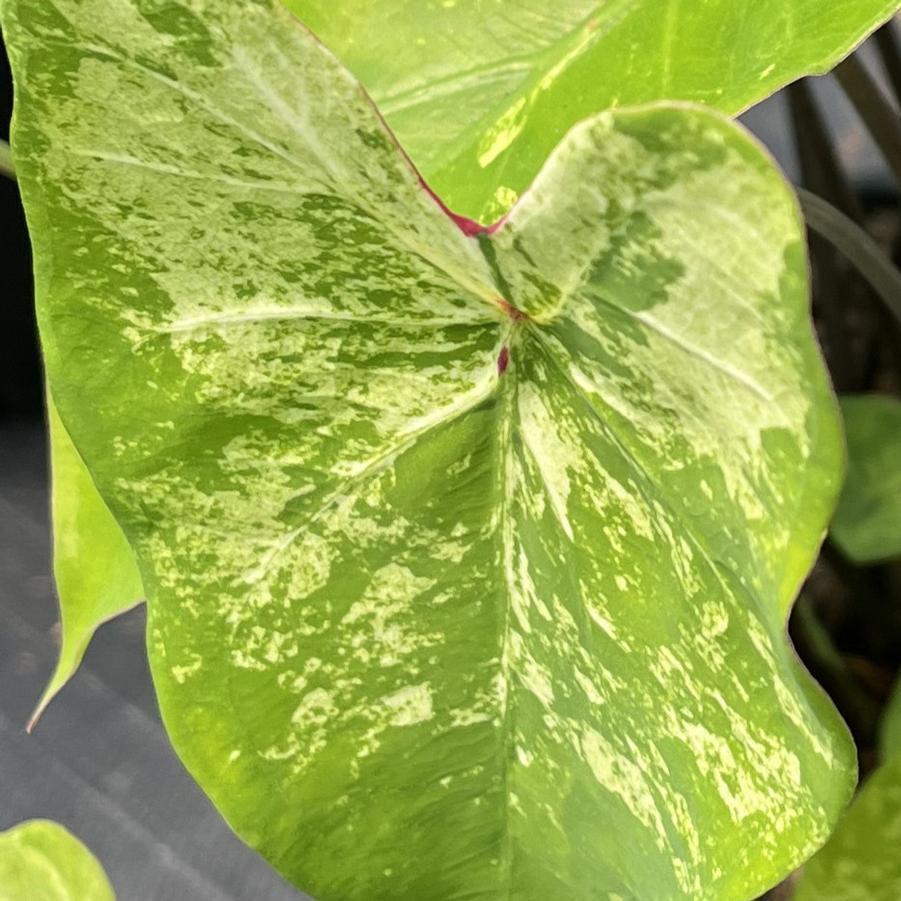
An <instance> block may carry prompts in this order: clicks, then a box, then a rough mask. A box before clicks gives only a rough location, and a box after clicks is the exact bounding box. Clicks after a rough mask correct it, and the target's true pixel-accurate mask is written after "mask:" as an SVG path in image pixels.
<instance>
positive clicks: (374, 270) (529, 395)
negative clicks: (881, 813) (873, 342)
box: [2, 0, 853, 899]
mask: <svg viewBox="0 0 901 901" xmlns="http://www.w3.org/2000/svg"><path fill="white" fill-rule="evenodd" d="M2 9H3V15H4V24H5V27H6V29H7V32H8V34H9V36H10V46H11V54H12V59H13V64H14V67H15V71H16V78H17V103H18V106H17V110H18V112H17V117H16V131H15V142H16V154H17V167H18V171H19V174H20V179H21V182H22V187H23V194H24V197H25V201H26V207H27V212H28V216H29V222H30V226H31V229H32V235H33V241H34V244H35V253H36V280H37V289H38V306H39V318H40V323H41V330H42V337H43V342H44V349H45V354H46V361H47V367H48V373H49V377H50V379H51V383H52V385H53V390H54V396H55V398H56V400H57V403H58V405H59V409H60V413H61V417H62V419H63V421H64V422H65V423H66V425H67V426H68V428H69V430H70V432H71V434H72V435H73V437H74V439H75V443H76V446H77V447H78V449H79V451H80V453H81V455H82V456H83V458H84V460H85V461H86V463H87V466H88V469H89V471H90V473H91V475H92V477H93V479H94V481H95V483H96V484H97V486H98V488H99V490H100V492H101V494H102V495H103V497H104V499H105V500H106V501H107V502H108V504H109V506H110V508H111V509H112V510H113V512H114V514H115V516H116V518H117V519H118V521H119V522H120V524H121V525H122V526H123V528H124V529H125V532H126V534H127V537H128V540H129V542H130V543H131V545H132V547H133V548H134V549H135V551H136V554H137V557H138V562H139V566H140V569H141V574H142V576H143V581H144V585H145V586H146V588H147V590H148V598H149V602H150V609H149V614H150V648H151V661H152V666H153V672H154V680H155V684H156V687H157V691H158V693H159V698H160V703H161V707H162V710H163V714H164V717H165V719H166V723H167V727H168V728H169V731H170V734H171V736H172V739H173V742H174V744H175V746H176V748H177V749H178V750H179V753H180V754H181V755H182V756H183V758H184V759H185V761H186V763H187V764H188V766H189V767H190V769H191V770H192V772H193V773H194V775H195V776H196V778H197V779H198V780H199V781H200V782H201V784H202V785H203V787H204V788H205V790H206V791H207V792H208V793H209V794H210V795H211V796H212V797H213V798H214V800H215V801H216V803H217V804H218V805H219V806H220V808H221V809H222V810H223V812H224V813H225V814H226V816H227V817H228V818H229V820H230V821H231V822H232V824H233V825H234V826H235V828H236V829H237V830H238V831H239V832H240V833H241V834H242V835H243V836H244V837H245V839H247V840H248V841H250V842H251V843H252V844H254V845H256V846H257V847H259V848H260V849H261V850H262V851H263V853H264V854H266V856H267V857H268V858H269V859H270V860H272V861H273V863H275V865H276V866H278V867H279V868H280V869H281V870H282V872H284V873H285V874H286V875H287V876H288V877H289V878H291V879H292V880H293V881H294V882H296V883H297V884H299V885H301V886H303V887H304V888H307V889H309V890H312V891H313V892H314V893H317V894H318V895H319V896H320V897H322V898H323V899H328V898H336V899H337V898H340V899H350V898H361V899H363V898H365V899H371V898H375V897H404V898H406V897H409V898H423V899H427V898H448V897H466V896H471V897H486V898H488V897H509V896H517V897H523V898H547V897H562V896H565V897H580V898H589V897H604V896H607V897H615V896H616V895H620V896H624V897H639V898H647V897H683V896H693V897H699V896H700V897H704V896H707V897H717V898H739V897H750V896H752V895H753V894H755V893H757V892H759V891H761V890H763V889H764V888H766V887H767V886H769V885H770V884H772V883H774V882H775V881H776V880H777V879H778V878H779V877H780V876H781V875H782V874H783V873H785V872H786V871H787V870H788V869H790V868H791V867H792V866H793V865H795V864H796V863H797V862H798V861H800V860H801V859H803V858H804V857H805V856H806V855H808V854H809V853H810V852H811V851H812V850H813V849H814V848H815V847H816V846H817V845H818V844H819V843H820V842H821V841H822V840H823V838H824V837H825V835H826V834H827V832H828V830H829V826H830V823H831V822H832V820H833V819H834V817H835V816H836V813H837V811H838V809H839V808H840V807H841V805H842V804H843V802H844V800H845V799H846V797H847V794H848V792H849V790H850V777H851V775H852V772H853V752H852V749H851V747H850V745H849V743H848V740H847V737H846V735H845V733H844V732H843V730H842V727H841V725H840V722H839V721H838V719H837V716H836V714H835V712H834V710H833V709H832V708H831V706H830V705H829V704H828V702H827V701H826V699H825V698H824V696H823V695H822V694H821V693H820V692H819V691H818V690H817V689H816V688H815V687H814V686H813V685H812V683H811V682H810V680H809V679H808V677H807V676H806V674H805V673H804V672H803V671H802V670H801V668H800V667H799V665H798V664H797V662H796V660H795V658H794V657H793V655H792V654H791V653H790V651H789V650H788V648H787V646H786V643H785V632H784V618H785V613H786V610H787V608H788V605H789V603H790V601H791V598H792V597H793V595H794V592H795V591H796V589H797V585H798V583H799V580H800V579H801V578H802V576H803V574H804V573H805V572H806V570H807V568H808V567H809V565H810V562H811V560H812V557H813V554H814V553H815V550H816V547H817V544H818V542H819V539H820V536H821V535H822V532H823V530H824V526H825V523H826V521H827V519H828V515H829V513H830V510H831V506H832V504H833V502H834V497H835V493H836V491H837V485H838V481H839V470H840V457H841V452H840V441H839V437H838V427H837V422H836V416H835V410H834V403H833V399H832V397H831V394H830V391H829V388H828V385H827V382H826V378H825V374H824V371H823V367H822V363H821V360H820V358H819V355H818V352H817V349H816V346H815V343H814V341H813V339H812V335H811V328H810V323H809V318H808V311H807V296H806V262H805V258H804V252H803V240H802V230H801V226H800V222H799V217H798V213H797V209H796V206H795V204H794V201H793V198H792V196H791V193H790V191H789V189H788V188H787V186H786V185H785V184H784V182H783V181H782V179H781V177H780V176H779V175H778V173H777V172H775V170H774V169H773V168H772V166H771V164H770V163H769V161H768V160H767V159H766V158H765V157H764V156H763V155H762V154H761V153H760V151H759V149H758V148H757V147H756V146H755V145H754V144H753V143H752V142H751V141H750V140H749V139H748V138H747V137H746V136H745V135H744V133H743V132H741V131H740V130H739V129H738V128H736V127H735V126H734V125H732V124H730V123H729V122H728V121H726V120H725V119H722V118H720V117H719V116H717V115H715V114H713V113H710V112H706V111H703V110H701V109H697V108H689V107H667V106H660V107H653V108H648V109H642V110H635V111H621V112H617V113H615V114H614V113H609V114H604V115H600V116H598V117H595V118H593V119H591V120H589V121H587V122H585V123H583V124H582V125H580V126H579V127H578V128H577V129H575V130H574V131H572V132H571V133H570V135H569V136H568V137H567V138H566V140H565V141H564V142H563V143H562V144H561V146H560V147H559V148H558V150H557V151H556V152H555V153H554V155H553V157H552V158H551V160H550V161H549V162H548V164H547V166H546V167H545V169H544V170H543V172H542V174H541V175H540V177H539V178H538V180H537V182H536V184H535V185H534V186H533V188H532V190H531V191H530V192H529V193H528V194H527V195H525V196H524V197H523V199H522V200H521V202H520V203H519V205H518V206H517V207H516V209H515V210H514V211H513V213H512V214H511V215H510V216H509V217H508V219H507V221H506V222H505V224H504V225H503V227H501V228H500V229H499V230H497V231H496V232H495V233H494V234H488V233H482V234H480V235H478V236H473V237H467V236H466V235H465V234H464V233H463V232H462V231H461V230H460V229H459V228H457V226H456V225H455V223H454V222H453V221H452V220H451V219H450V218H449V217H448V216H447V215H445V213H444V211H443V210H442V209H441V208H440V207H439V206H438V204H436V203H435V201H434V200H433V198H432V197H431V195H430V194H429V193H428V192H427V191H426V190H425V189H424V188H423V186H422V184H421V183H420V180H419V178H418V176H417V174H416V173H415V172H414V171H413V169H412V168H411V167H410V165H409V164H408V162H407V160H406V158H405V157H404V156H403V155H402V154H401V153H400V152H399V150H398V148H397V147H396V145H395V144H394V142H393V140H392V137H391V135H390V134H389V132H388V131H387V130H386V128H385V126H384V124H383V122H382V120H381V118H380V117H379V116H378V114H377V113H376V112H375V110H374V109H373V108H372V106H371V105H370V103H369V101H368V100H367V98H366V97H365V95H364V94H363V93H362V91H361V90H360V88H359V85H358V84H357V83H356V82H355V81H354V80H353V79H352V78H351V77H350V76H349V75H348V74H347V73H346V72H345V71H344V70H343V69H342V68H341V66H340V65H338V64H337V63H336V61H335V60H334V59H333V58H332V57H331V56H330V55H329V54H328V53H327V52H326V51H324V50H323V49H322V48H321V47H320V46H319V45H318V44H317V43H316V42H315V41H314V40H313V39H312V38H311V36H310V35H309V34H308V33H307V32H306V31H304V30H303V29H302V28H301V27H300V26H299V25H298V24H297V23H296V22H295V21H293V20H291V19H290V17H289V16H288V14H287V13H285V12H283V11H281V10H280V9H279V8H277V7H275V6H273V5H272V4H271V3H269V2H265V0H235V2H231V3H229V4H221V3H217V2H212V0H207V2H203V0H194V2H192V3H190V4H187V3H185V4H178V3H168V4H167V5H166V6H165V8H164V9H163V10H162V11H161V10H160V8H159V7H158V6H157V4H156V3H151V2H149V0H145V2H134V0H121V2H119V3H117V4H115V5H109V4H105V3H100V2H99V0H82V2H76V0H57V2H55V3H54V4H43V3H41V4H38V3H35V2H26V0H8V2H7V3H6V4H5V5H4V6H3V8H2Z"/></svg>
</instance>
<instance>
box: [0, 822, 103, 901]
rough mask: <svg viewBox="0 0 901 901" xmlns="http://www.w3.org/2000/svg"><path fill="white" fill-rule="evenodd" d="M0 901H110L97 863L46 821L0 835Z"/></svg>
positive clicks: (20, 826)
mask: <svg viewBox="0 0 901 901" xmlns="http://www.w3.org/2000/svg"><path fill="white" fill-rule="evenodd" d="M0 901H115V897H114V895H113V889H112V886H111V885H110V884H109V880H108V879H107V878H106V874H105V873H104V872H103V868H102V867H101V866H100V864H99V863H98V862H97V858H96V857H94V855H93V854H91V852H90V851H89V850H88V849H87V848H86V847H85V846H84V845H83V844H82V843H81V842H80V841H78V839H77V838H75V836H73V835H72V834H71V833H69V832H67V831H66V830H65V829H64V828H63V827H62V826H60V825H58V824H57V823H52V822H50V821H49V820H29V821H28V822H27V823H20V824H19V825H18V826H16V827H14V828H13V829H9V830H8V831H6V832H0Z"/></svg>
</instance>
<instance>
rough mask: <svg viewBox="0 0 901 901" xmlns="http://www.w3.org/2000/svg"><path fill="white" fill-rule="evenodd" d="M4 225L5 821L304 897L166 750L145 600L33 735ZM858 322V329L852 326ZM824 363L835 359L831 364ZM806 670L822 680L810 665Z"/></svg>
mask: <svg viewBox="0 0 901 901" xmlns="http://www.w3.org/2000/svg"><path fill="white" fill-rule="evenodd" d="M827 2H828V0H827ZM868 59H870V61H872V53H870V54H869V55H868ZM814 92H815V94H816V97H817V99H818V101H819V102H820V105H821V109H822V110H823V111H824V112H825V113H826V115H827V117H828V121H829V127H830V130H831V133H832V142H833V146H834V147H835V149H836V151H837V153H838V156H839V158H840V160H841V163H842V166H843V168H844V169H845V171H846V172H847V173H849V175H850V178H851V180H852V183H853V185H854V187H855V189H856V190H857V192H858V194H859V196H860V198H861V199H862V202H863V203H864V205H865V206H866V209H867V210H868V211H869V215H870V216H871V217H875V218H874V219H873V222H875V225H874V226H873V227H874V228H876V230H877V231H878V229H879V228H882V229H883V230H884V231H885V230H887V232H888V238H887V240H891V238H892V237H893V236H894V232H892V229H893V228H894V229H895V231H897V223H896V219H897V217H896V216H895V218H894V219H893V218H892V216H893V213H892V211H894V210H895V194H894V186H893V183H892V181H891V179H890V177H889V175H888V172H887V169H886V167H885V165H884V164H883V162H882V161H881V158H880V157H879V154H878V152H877V151H876V150H875V148H874V146H873V144H872V143H871V142H870V140H869V138H868V137H867V135H866V133H865V131H864V129H863V128H862V127H861V125H860V123H859V122H858V120H857V118H856V117H855V115H854V112H853V109H852V108H851V106H850V105H849V103H848V102H847V101H846V100H845V98H844V96H843V95H842V93H841V91H840V90H839V89H838V87H837V85H836V83H835V82H834V81H833V80H832V79H831V78H826V79H818V80H817V83H816V84H815V85H814ZM11 105H12V98H11V85H10V76H9V69H8V66H7V63H6V56H5V53H4V52H2V51H0V134H2V136H3V137H5V138H6V137H8V132H7V123H8V122H9V117H10V111H11ZM744 119H745V122H746V124H747V125H748V126H749V127H751V128H752V129H753V130H754V131H756V132H757V134H758V135H760V136H761V137H762V139H763V140H764V141H765V142H766V143H767V145H768V146H769V147H770V148H771V150H772V151H773V153H774V154H775V155H776V157H777V158H778V160H779V162H780V163H781V164H782V166H783V167H784V168H785V169H786V171H787V173H788V174H789V176H790V177H791V178H792V179H793V180H797V179H798V178H799V176H800V173H799V166H798V156H797V153H796V149H795V142H794V135H793V131H792V126H791V121H790V117H789V111H788V100H787V97H786V95H784V94H783V95H778V96H776V97H774V98H771V99H770V100H769V101H767V102H766V103H765V104H763V105H762V106H760V107H758V108H756V109H754V110H752V111H751V112H750V113H749V114H747V115H746V116H745V117H744ZM886 211H888V214H886ZM880 216H881V217H882V219H885V222H883V221H882V219H880V218H879V217H880ZM886 216H887V218H886ZM880 223H881V224H880ZM871 224H872V223H871ZM0 235H2V243H0V247H2V257H0V277H2V285H3V291H2V295H0V829H5V828H8V827H9V826H11V825H13V824H15V823H17V822H19V821H21V820H23V819H29V818H32V817H49V818H51V819H55V820H57V821H60V822H62V823H63V824H65V825H66V826H68V827H69V828H70V829H71V830H72V831H73V832H74V833H75V834H77V835H78V836H79V837H80V838H81V839H82V840H84V841H85V842H86V843H87V844H88V845H89V846H90V847H91V848H92V850H93V851H94V852H95V853H96V854H97V855H98V857H99V858H100V859H101V861H102V862H103V864H104V866H105V867H106V869H107V871H108V872H109V874H110V877H111V879H112V880H113V882H114V884H115V887H116V890H117V894H118V897H119V899H120V901H183V899H184V901H194V899H197V901H276V899H277V901H289V899H298V898H300V897H301V896H300V895H299V894H298V893H297V892H295V891H294V890H293V889H291V888H290V887H288V886H286V885H285V884H284V883H283V882H282V881H281V880H280V879H279V878H278V877H277V876H275V875H274V874H273V873H272V871H271V870H270V869H269V867H268V866H267V865H266V864H265V863H264V862H263V861H262V860H261V859H260V858H259V857H258V856H257V855H256V854H255V853H254V852H252V851H250V850H248V849H247V848H245V847H244V846H243V845H242V844H241V842H240V841H238V840H237V839H236V838H235V837H234V835H233V834H232V833H231V831H230V830H229V828H228V827H227V826H226V825H225V823H224V822H223V821H222V820H221V818H220V817H219V815H218V814H217V813H216V812H215V810H214V809H213V808H212V807H211V805H210V804H209V802H208V801H207V800H206V798H205V796H204V795H203V794H202V793H201V792H200V791H199V790H198V789H197V788H196V786H195V785H194V783H193V782H192V781H191V779H190V777H188V775H187V774H186V772H185V771H184V769H183V768H182V766H181V765H180V763H179V762H178V760H177V759H176V757H175V755H174V753H173V752H172V750H171V748H170V746H169V743H168V741H167V739H166V736H165V733H164V731H163V730H162V726H161V724H160V721H159V715H158V712H157V708H156V702H155V699H154V695H153V689H152V686H151V684H150V679H149V674H148V670H147V663H146V658H145V652H144V644H143V610H142V609H138V610H136V611H134V612H132V613H129V614H127V615H125V616H123V617H121V618H120V619H118V620H116V621H114V622H113V623H111V624H109V625H107V626H104V627H103V628H101V629H100V631H99V633H98V635H97V637H96V639H95V640H94V642H93V644H92V645H91V648H90V649H89V651H88V654H87V656H86V659H85V663H84V665H83V666H82V669H81V670H80V672H79V673H78V675H77V676H76V677H75V679H74V680H73V681H72V683H71V684H70V685H69V686H68V687H67V688H66V689H65V690H64V691H63V693H62V695H61V696H60V698H59V699H57V700H56V701H55V702H54V703H53V704H52V705H51V707H50V709H49V710H48V712H47V713H46V714H45V716H44V718H43V719H42V720H41V722H40V724H39V725H38V727H37V730H36V732H35V734H34V735H32V736H27V735H26V734H25V733H24V729H23V725H24V723H25V722H26V721H27V719H28V716H29V713H30V711H31V709H32V708H33V707H34V704H35V702H36V700H37V698H38V696H39V695H40V692H41V690H42V688H43V686H44V684H45V683H46V681H47V678H48V675H49V673H50V672H51V669H52V667H53V663H54V659H55V653H56V643H57V634H58V632H57V627H56V621H57V618H58V614H57V610H56V599H55V595H54V588H53V581H52V577H51V561H50V538H49V522H48V499H47V454H46V444H45V437H44V423H43V406H42V376H41V367H40V360H39V354H38V350H37V341H36V336H35V324H34V315H33V299H32V284H31V258H30V252H29V243H28V236H27V232H26V229H25V223H24V217H23V213H22V209H21V205H20V202H19V198H18V192H17V189H16V186H15V184H14V183H12V182H11V181H9V180H8V179H5V178H2V177H0ZM815 274H816V273H815ZM855 290H857V291H860V290H861V289H860V286H857V287H856V288H855ZM864 290H865V289H864ZM861 302H862V303H864V305H866V304H867V303H869V301H866V300H863V301H861ZM849 328H850V329H851V330H852V331H853V323H851V325H849ZM826 343H827V344H828V339H827V341H826ZM826 349H827V355H830V356H833V357H834V354H829V351H830V348H829V347H828V346H827V348H826ZM830 364H831V365H833V368H835V364H834V362H833V360H832V359H830ZM851 387H853V386H851ZM861 387H866V386H861ZM824 568H825V569H824ZM837 578H838V577H836V576H835V575H834V573H832V571H831V569H830V564H829V563H828V561H826V562H825V563H824V562H823V561H821V563H820V564H818V570H817V574H816V576H815V581H814V584H813V589H814V591H813V594H814V595H816V596H817V597H819V595H818V592H819V594H822V595H823V597H825V601H824V600H823V597H820V598H819V600H817V603H818V604H819V605H820V607H821V608H822V609H823V610H824V611H825V615H826V619H827V620H828V619H829V617H830V616H831V617H832V618H833V621H832V622H831V628H832V629H833V631H835V632H837V633H838V634H837V641H838V642H839V644H840V645H841V644H842V643H844V645H845V650H846V651H847V653H848V654H850V655H851V657H852V659H853V660H857V659H859V660H862V661H863V664H861V665H864V664H866V665H871V666H875V667H876V668H877V669H879V670H880V673H881V675H879V678H881V679H882V680H883V681H885V682H886V683H887V682H888V680H889V678H890V676H891V674H892V672H893V669H894V667H895V666H896V665H897V662H898V659H899V657H901V623H898V624H895V625H896V626H897V628H895V629H894V631H893V629H892V628H889V629H888V631H887V632H885V634H883V635H882V636H881V639H880V640H881V641H882V644H881V645H880V648H879V649H878V653H871V652H870V651H869V650H868V648H867V647H865V645H866V643H867V640H868V639H867V636H866V633H865V630H864V632H861V631H860V629H858V631H857V632H855V631H854V627H853V617H852V618H851V619H850V620H848V617H847V616H845V619H844V620H842V618H841V616H842V615H843V614H842V610H841V609H840V610H839V613H838V614H836V612H835V610H836V609H837V608H836V604H837V603H839V601H840V599H839V601H837V600H836V597H835V595H836V592H840V591H841V590H846V586H845V587H844V588H843V583H842V584H839V585H838V587H836V584H835V583H836V579H837ZM867 578H871V577H867ZM830 579H831V582H830ZM817 580H818V581H817ZM824 580H825V582H824ZM838 581H839V582H841V579H838ZM871 581H872V578H871ZM824 584H825V587H824ZM867 590H868V591H871V588H868V589H867ZM871 593H872V591H871ZM839 606H840V604H839ZM836 616H838V619H837V620H836ZM847 622H851V627H850V631H849V629H848V627H847ZM843 623H844V625H843ZM883 631H885V630H883ZM846 633H847V634H846ZM855 642H857V643H858V644H860V645H862V646H864V647H863V649H862V650H861V649H859V648H857V647H856V645H855ZM799 644H803V641H801V642H799ZM799 650H801V653H802V656H805V657H806V654H805V651H804V649H803V648H801V647H799ZM874 657H875V658H877V659H876V660H875V662H874V659H873V658H874ZM808 662H810V661H808ZM810 665H811V668H812V669H813V670H814V672H815V673H816V674H817V675H820V676H821V678H823V681H824V682H828V673H827V674H825V675H821V673H820V672H818V670H817V665H816V661H814V662H813V663H810ZM864 681H866V680H865V679H864ZM827 688H829V686H828V685H827ZM875 693H876V694H877V695H878V693H879V689H878V688H877V689H876V690H875ZM839 706H840V707H841V706H842V705H841V704H839ZM843 712H846V711H843ZM860 743H861V747H862V749H863V753H864V754H867V753H870V750H869V748H868V747H867V745H866V740H864V741H862V742H860ZM865 766H866V762H865ZM549 901H552V899H549Z"/></svg>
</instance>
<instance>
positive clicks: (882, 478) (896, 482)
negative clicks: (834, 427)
mask: <svg viewBox="0 0 901 901" xmlns="http://www.w3.org/2000/svg"><path fill="white" fill-rule="evenodd" d="M842 415H843V417H844V420H845V434H846V436H847V442H848V476H847V479H846V481H845V487H844V489H843V491H842V495H841V500H840V501H839V505H838V509H837V510H836V511H835V518H834V519H833V520H832V525H831V527H830V534H831V536H832V540H833V541H834V542H835V543H836V545H838V547H839V548H840V549H841V550H842V552H843V553H844V554H845V555H847V556H848V557H849V558H850V559H851V560H853V561H855V562H856V563H876V562H879V561H880V560H888V559H890V558H892V557H897V556H899V555H901V467H899V465H898V461H899V460H901V403H899V402H898V401H897V400H896V399H895V398H893V397H888V396H885V395H880V394H860V395H853V396H848V397H843V398H842Z"/></svg>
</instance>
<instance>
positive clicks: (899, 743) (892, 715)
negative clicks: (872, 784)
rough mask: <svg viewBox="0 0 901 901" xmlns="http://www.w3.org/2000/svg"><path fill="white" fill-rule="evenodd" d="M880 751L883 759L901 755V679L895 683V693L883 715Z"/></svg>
mask: <svg viewBox="0 0 901 901" xmlns="http://www.w3.org/2000/svg"><path fill="white" fill-rule="evenodd" d="M879 752H880V754H881V755H882V759H883V760H890V759H891V758H893V757H901V681H899V682H898V683H897V684H896V685H895V691H894V694H893V695H892V697H891V700H890V701H889V702H888V706H887V707H886V708H885V713H883V715H882V728H881V729H880V734H879Z"/></svg>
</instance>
